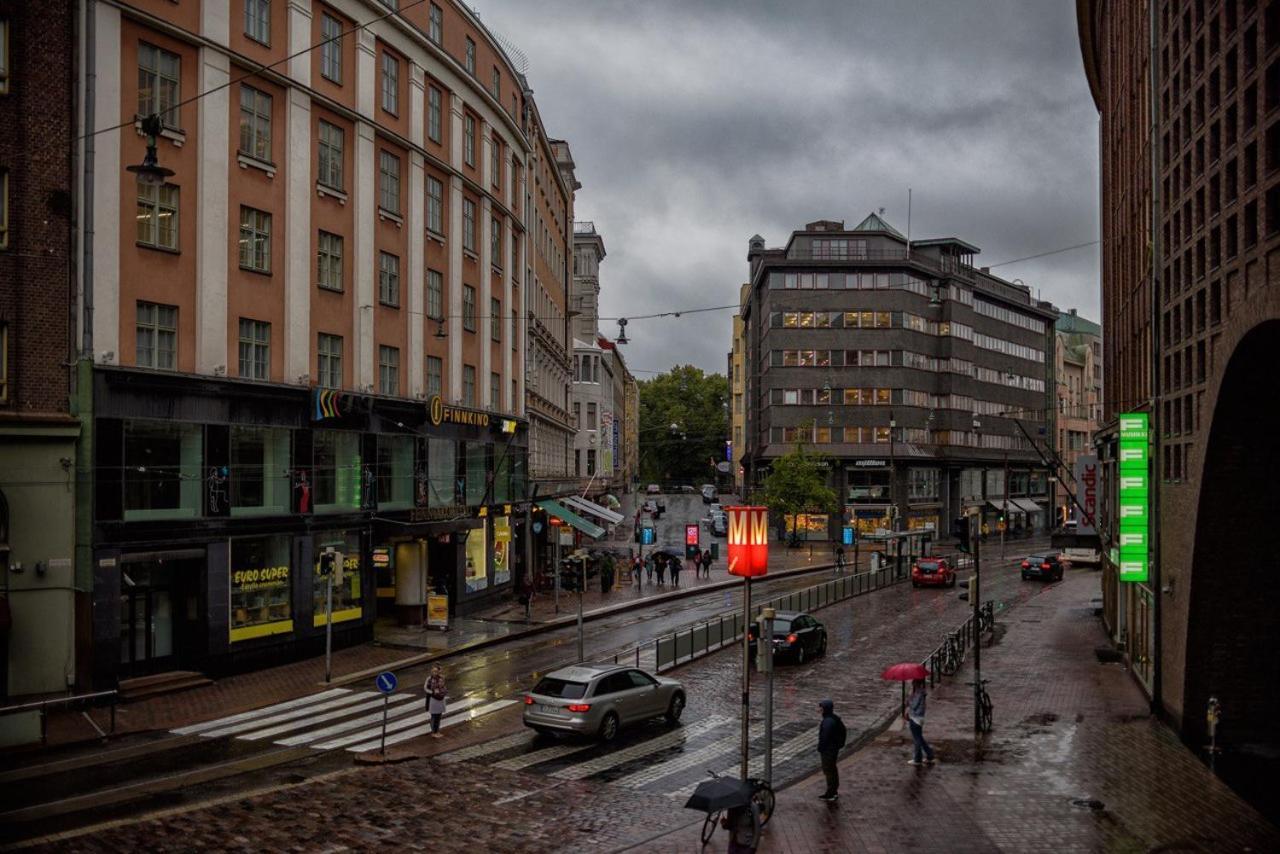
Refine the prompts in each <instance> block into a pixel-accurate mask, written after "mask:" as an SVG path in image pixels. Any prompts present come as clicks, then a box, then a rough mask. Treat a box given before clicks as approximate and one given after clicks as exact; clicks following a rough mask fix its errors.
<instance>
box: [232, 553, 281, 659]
mask: <svg viewBox="0 0 1280 854" xmlns="http://www.w3.org/2000/svg"><path fill="white" fill-rule="evenodd" d="M292 587H293V586H292V585H291V584H290V583H289V537H288V536H286V535H277V536H272V537H233V538H232V539H231V640H232V642H235V641H243V640H250V639H252V638H259V637H265V636H267V635H276V634H283V633H287V632H292V631H293V596H292Z"/></svg>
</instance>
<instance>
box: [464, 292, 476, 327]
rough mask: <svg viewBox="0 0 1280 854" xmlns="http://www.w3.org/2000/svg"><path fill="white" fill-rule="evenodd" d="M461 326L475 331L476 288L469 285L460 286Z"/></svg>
mask: <svg viewBox="0 0 1280 854" xmlns="http://www.w3.org/2000/svg"><path fill="white" fill-rule="evenodd" d="M462 328H463V329H465V330H467V331H468V332H475V331H476V289H475V288H473V287H471V286H470V285H463V286H462Z"/></svg>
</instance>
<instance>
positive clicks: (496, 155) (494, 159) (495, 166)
mask: <svg viewBox="0 0 1280 854" xmlns="http://www.w3.org/2000/svg"><path fill="white" fill-rule="evenodd" d="M489 171H490V172H491V173H492V174H491V175H490V176H489V183H491V184H492V185H493V186H494V187H501V186H502V143H501V142H500V141H499V140H498V138H497V137H496V136H495V137H494V138H493V140H492V145H490V146H489Z"/></svg>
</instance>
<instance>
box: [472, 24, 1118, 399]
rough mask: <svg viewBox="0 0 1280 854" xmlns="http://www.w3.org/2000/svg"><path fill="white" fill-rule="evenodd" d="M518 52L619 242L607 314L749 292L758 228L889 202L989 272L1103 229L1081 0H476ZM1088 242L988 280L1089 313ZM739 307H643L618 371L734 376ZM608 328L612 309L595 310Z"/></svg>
mask: <svg viewBox="0 0 1280 854" xmlns="http://www.w3.org/2000/svg"><path fill="white" fill-rule="evenodd" d="M476 5H477V7H478V11H479V12H480V14H481V16H482V18H483V20H484V21H485V22H486V23H487V24H488V25H489V26H490V27H492V28H493V29H494V30H495V31H497V32H499V33H501V34H502V35H504V36H506V37H508V38H509V39H510V40H511V41H512V42H514V43H515V44H516V45H517V46H518V47H519V48H520V49H521V50H522V51H523V52H524V53H525V54H526V55H527V56H528V61H529V71H528V76H529V80H530V83H531V85H532V86H533V89H534V97H535V98H536V100H537V102H538V108H539V110H540V111H541V113H542V117H543V120H544V121H545V123H546V125H547V128H548V131H549V133H550V134H551V135H552V136H555V137H562V138H564V139H566V140H568V142H569V145H570V147H571V148H572V151H573V156H574V160H575V161H576V162H577V175H578V179H579V181H581V183H582V189H581V190H579V191H578V195H577V202H576V214H575V218H576V219H578V220H593V221H594V222H595V224H596V227H597V229H598V230H599V231H600V232H601V234H602V235H603V237H604V241H605V249H606V251H607V252H608V257H607V258H606V259H605V261H604V264H603V265H602V267H601V274H600V279H601V288H602V290H601V302H602V308H601V313H602V315H607V316H618V315H623V316H627V317H634V316H636V315H642V314H647V313H652V312H657V311H669V310H674V309H682V308H683V309H688V308H696V307H702V306H712V305H729V304H733V303H736V302H737V298H738V297H737V293H738V286H739V285H740V284H741V283H742V282H743V281H744V280H745V278H746V275H747V263H746V251H747V239H748V238H749V237H750V236H751V235H752V234H754V233H757V232H758V233H760V234H761V235H763V236H764V238H765V242H766V244H767V245H768V246H770V247H773V246H781V245H783V244H784V243H785V242H786V239H787V237H788V236H789V234H790V232H791V231H792V230H794V229H797V228H800V227H802V226H803V224H804V223H806V222H810V221H812V220H816V219H837V220H840V219H842V220H844V221H845V222H846V224H847V225H849V226H852V225H854V224H856V223H857V222H859V221H860V220H861V219H862V218H863V217H864V216H866V214H867V213H869V212H871V211H874V210H878V209H879V208H882V207H883V208H884V209H885V211H884V216H885V218H886V219H887V220H888V221H889V222H890V223H891V224H893V225H894V226H896V227H897V228H898V229H899V230H900V231H903V232H904V233H905V231H906V229H907V188H908V187H911V188H912V189H913V191H914V194H913V204H912V217H911V230H912V236H913V237H916V238H926V237H941V236H954V237H960V238H963V239H964V240H966V241H968V242H970V243H973V244H975V245H977V246H979V247H981V248H982V253H981V254H980V255H979V256H978V258H977V261H976V263H977V264H979V265H980V266H981V265H989V264H999V263H1000V262H1002V261H1008V260H1011V259H1014V258H1021V257H1024V256H1027V255H1033V254H1037V253H1040V252H1047V251H1050V250H1053V249H1058V248H1061V247H1065V246H1070V245H1072V244H1076V243H1082V242H1085V241H1089V240H1095V239H1096V238H1097V236H1098V212H1097V199H1098V189H1097V187H1098V174H1097V171H1098V166H1097V159H1098V147H1097V127H1098V124H1097V122H1098V119H1097V113H1096V111H1095V110H1094V107H1093V102H1092V100H1091V99H1090V97H1089V91H1088V87H1087V85H1086V82H1085V77H1084V71H1083V68H1082V65H1081V61H1080V50H1079V44H1078V41H1077V36H1076V24H1075V3H1074V2H1072V0H1004V2H1000V0H981V2H980V1H979V0H937V2H918V0H844V2H842V0H830V2H818V1H817V0H787V2H765V0H476ZM1098 265H1099V261H1098V247H1097V246H1092V247H1089V248H1086V249H1079V250H1075V251H1072V252H1065V253H1062V254H1059V255H1053V256H1050V257H1048V258H1044V259H1041V260H1036V261H1028V262H1025V263H1019V264H1012V265H1008V266H1001V267H999V268H998V269H996V270H993V271H992V272H994V273H998V274H1000V275H1002V276H1004V277H1006V278H1020V279H1022V280H1023V281H1024V282H1026V284H1028V285H1030V286H1031V287H1032V288H1033V289H1038V290H1040V291H1041V292H1042V296H1043V298H1044V299H1049V300H1052V301H1053V302H1054V303H1055V304H1057V305H1058V306H1060V307H1063V308H1068V307H1078V308H1079V309H1080V312H1081V314H1083V315H1085V316H1087V317H1089V318H1091V319H1093V320H1098V319H1100V318H1099V316H1098V305H1099V295H1098ZM731 317H732V312H731V311H723V312H716V313H707V314H697V315H691V316H685V317H682V318H679V319H672V318H667V319H661V320H633V321H632V322H631V324H630V325H629V326H628V328H627V331H628V334H629V335H630V336H631V338H632V343H631V344H630V345H629V346H628V347H627V348H626V349H625V353H626V357H627V362H628V364H629V365H630V366H631V367H632V368H633V369H635V370H636V371H637V376H638V377H639V378H644V377H646V376H650V375H649V374H645V373H639V372H640V371H642V370H645V369H648V370H666V369H667V368H670V367H671V366H672V365H674V364H677V363H692V364H695V365H698V366H699V367H702V368H704V369H706V370H713V371H718V372H723V371H724V370H725V354H726V353H727V352H728V350H729V349H730V346H731V342H730V334H731ZM602 327H603V328H602V332H604V333H605V334H606V335H609V336H610V337H612V336H614V335H615V334H616V328H617V327H616V324H614V323H612V322H609V323H607V324H606V323H602Z"/></svg>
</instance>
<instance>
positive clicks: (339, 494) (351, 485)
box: [312, 430, 360, 513]
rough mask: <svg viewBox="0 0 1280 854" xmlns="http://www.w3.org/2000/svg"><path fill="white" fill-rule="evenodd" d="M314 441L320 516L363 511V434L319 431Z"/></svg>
mask: <svg viewBox="0 0 1280 854" xmlns="http://www.w3.org/2000/svg"><path fill="white" fill-rule="evenodd" d="M312 441H313V443H314V452H313V457H312V465H313V466H314V468H315V486H314V502H315V508H316V512H317V513H326V512H330V513H331V512H334V511H340V510H358V509H360V434H359V433H349V432H343V431H339V430H317V431H315V434H314V438H313V440H312Z"/></svg>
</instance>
